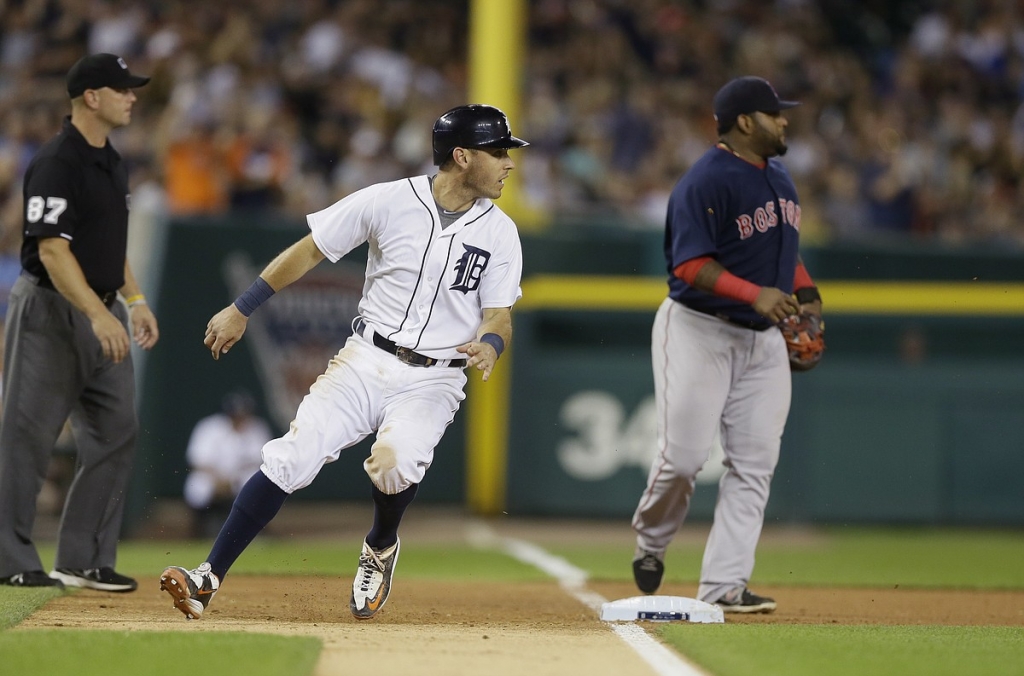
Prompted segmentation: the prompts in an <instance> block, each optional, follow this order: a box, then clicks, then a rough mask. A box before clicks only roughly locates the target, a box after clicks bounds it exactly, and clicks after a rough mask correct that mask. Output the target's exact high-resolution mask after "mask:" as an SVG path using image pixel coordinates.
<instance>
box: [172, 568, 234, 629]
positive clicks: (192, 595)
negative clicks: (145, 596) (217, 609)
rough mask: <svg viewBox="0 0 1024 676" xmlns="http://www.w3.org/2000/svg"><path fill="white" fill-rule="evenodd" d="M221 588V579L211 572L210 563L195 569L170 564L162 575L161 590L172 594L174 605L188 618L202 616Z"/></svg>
mask: <svg viewBox="0 0 1024 676" xmlns="http://www.w3.org/2000/svg"><path fill="white" fill-rule="evenodd" d="M219 588H220V580H218V579H217V576H216V575H214V574H213V573H212V572H210V564H209V563H203V564H202V565H201V566H199V567H198V568H196V569H195V570H185V569H184V568H181V567H179V566H170V567H169V568H166V569H165V570H164V572H163V573H162V574H161V575H160V589H161V591H165V592H167V593H168V594H170V595H171V598H172V599H174V607H175V608H177V609H178V610H180V611H181V612H182V613H184V614H185V619H187V620H198V619H199V618H201V617H202V616H203V611H204V610H206V606H208V605H210V601H212V600H213V595H214V594H216V593H217V590H218V589H219Z"/></svg>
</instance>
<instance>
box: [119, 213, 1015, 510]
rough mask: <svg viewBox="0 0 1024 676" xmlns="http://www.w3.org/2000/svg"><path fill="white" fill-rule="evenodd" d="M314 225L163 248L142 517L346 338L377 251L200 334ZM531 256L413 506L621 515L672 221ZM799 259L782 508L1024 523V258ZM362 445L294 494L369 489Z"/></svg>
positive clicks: (634, 488)
mask: <svg viewBox="0 0 1024 676" xmlns="http://www.w3.org/2000/svg"><path fill="white" fill-rule="evenodd" d="M304 232H305V230H304V226H303V225H302V224H301V222H298V223H296V222H294V221H280V222H272V221H270V220H267V219H239V218H234V219H228V220H210V219H206V220H182V221H175V222H172V223H170V224H168V226H167V228H166V232H165V235H166V236H165V237H162V238H160V240H159V242H160V243H159V246H155V248H154V254H153V258H154V259H155V260H157V261H158V262H159V265H156V266H154V269H155V270H158V271H159V273H158V274H157V275H156V279H154V280H153V282H152V284H151V289H150V291H149V293H150V295H151V297H153V298H154V299H155V306H156V308H157V312H158V318H159V319H160V322H161V334H162V335H161V341H160V344H159V345H158V347H157V348H156V349H154V350H153V351H152V352H151V353H150V354H148V355H146V356H145V361H144V364H143V368H142V369H140V370H141V372H142V373H141V375H140V380H141V383H140V396H141V402H140V417H141V421H142V439H141V444H140V453H139V459H138V462H137V463H136V468H137V471H136V480H135V483H134V485H133V496H132V509H131V513H132V515H133V516H132V517H131V518H132V519H134V520H135V521H136V522H137V521H138V520H139V519H141V518H145V513H146V510H147V508H148V507H149V506H150V505H151V504H152V503H153V501H154V500H155V499H157V498H161V497H176V496H179V495H180V491H181V486H182V482H183V480H184V449H185V444H186V443H187V440H188V435H189V433H190V432H191V428H192V426H193V425H194V424H195V422H196V421H197V420H198V419H199V418H201V417H202V416H203V415H206V414H208V413H210V412H212V411H214V410H216V409H217V407H218V405H219V402H220V398H221V397H222V396H223V394H225V393H226V392H227V391H229V390H231V389H234V388H235V387H239V386H241V387H246V388H248V389H250V390H251V391H253V392H254V393H256V394H257V398H258V399H259V400H260V412H261V413H262V414H263V415H265V416H266V417H267V418H268V419H269V421H270V422H271V425H272V426H273V427H274V428H275V429H276V430H277V431H278V432H283V431H284V430H285V429H286V428H287V424H288V422H289V420H290V416H291V414H292V413H293V412H294V408H295V406H296V405H297V403H298V401H299V399H300V398H301V396H302V394H303V393H304V392H305V389H306V388H308V385H309V383H310V382H312V379H313V378H315V376H316V375H317V374H318V373H320V372H321V371H322V370H323V368H324V365H325V364H326V359H327V358H328V357H329V355H330V354H332V353H333V351H334V350H335V349H336V348H337V346H338V345H340V344H341V343H342V342H343V341H344V338H345V337H346V336H347V335H348V332H349V322H350V320H351V317H352V316H353V315H354V314H355V311H356V310H355V304H356V302H357V300H358V297H359V291H360V289H361V286H362V265H363V260H365V250H357V251H356V252H353V254H352V255H351V256H349V257H347V258H346V260H344V261H342V262H341V263H339V264H337V265H333V266H332V265H329V264H326V263H325V264H322V265H321V266H319V267H318V268H317V269H316V270H315V271H314V272H313V273H312V274H311V275H309V276H308V277H307V278H306V279H304V280H303V281H302V282H301V283H300V284H297V285H295V286H294V287H290V288H289V289H287V290H285V291H284V292H282V293H281V294H278V295H277V296H275V298H274V300H273V301H272V302H271V303H270V304H268V306H267V307H266V308H261V310H260V312H259V313H257V315H254V320H253V321H252V322H251V323H250V328H249V331H248V333H247V334H246V338H245V340H243V341H242V342H241V343H240V344H239V345H238V346H237V347H235V348H234V350H233V351H232V352H231V353H230V354H229V355H227V356H225V357H224V358H222V359H221V360H219V361H216V362H215V361H213V360H212V358H211V357H210V355H209V353H208V351H207V350H206V349H205V347H204V346H203V345H202V338H203V332H204V329H205V326H206V322H207V321H208V320H209V318H210V316H212V315H213V314H214V313H215V312H217V311H218V310H219V309H220V308H222V307H224V306H225V305H226V304H227V303H228V302H230V300H231V299H232V298H234V296H235V295H237V293H238V292H240V291H241V290H242V289H244V288H245V287H246V286H248V284H249V282H251V280H252V278H253V277H254V276H255V275H256V274H258V272H259V270H260V269H261V268H262V267H263V265H265V264H266V262H268V261H269V260H270V259H271V258H272V257H273V256H274V255H275V254H276V253H277V252H279V251H280V250H281V249H283V248H285V247H286V246H288V245H289V244H290V243H292V242H293V241H294V240H296V239H298V237H300V236H302V235H303V234H304ZM523 248H524V257H525V264H526V277H525V279H524V298H523V301H521V304H520V305H518V306H517V308H516V311H515V322H516V335H515V340H514V345H513V347H512V348H511V351H510V353H509V354H508V356H507V357H506V358H504V359H503V361H502V368H501V369H499V371H501V372H502V373H501V375H500V376H499V377H497V378H494V379H492V381H491V382H490V383H487V384H486V385H483V386H480V385H478V384H474V385H473V386H472V390H473V391H472V392H471V393H470V397H469V399H468V400H467V402H466V405H465V406H464V410H463V411H462V412H461V413H460V415H459V416H458V417H457V418H456V422H455V423H454V424H453V425H452V426H451V427H450V428H449V430H448V432H447V434H446V436H445V438H444V440H443V441H442V443H441V446H440V447H439V448H438V453H437V455H436V459H435V464H434V466H433V467H432V468H431V471H430V473H429V474H428V479H427V480H426V481H425V482H424V484H423V486H422V489H421V491H420V493H419V496H418V498H417V499H418V500H421V501H424V502H437V503H461V502H465V501H468V502H469V503H470V504H471V505H472V506H473V507H474V508H476V509H478V510H479V511H483V512H491V513H494V512H500V511H508V512H509V513H519V514H538V515H545V514H557V515H562V514H573V515H593V516H608V517H622V518H626V517H628V515H629V513H630V512H631V511H632V508H633V505H634V503H635V501H636V499H637V496H638V495H639V493H640V491H641V490H642V488H643V483H644V476H645V474H646V465H647V463H649V462H650V457H651V453H652V450H653V406H652V401H651V394H652V391H653V385H652V380H651V374H650V360H649V354H650V346H649V332H650V325H651V322H652V319H653V313H654V308H655V307H656V306H657V303H658V302H659V301H660V299H661V298H662V297H663V296H664V282H663V276H662V273H661V268H662V267H663V263H662V261H661V253H660V234H658V233H651V232H643V233H638V232H633V231H628V230H624V229H617V230H613V229H605V228H591V229H580V228H570V227H566V228H556V229H554V230H553V231H552V232H551V233H549V234H548V235H545V236H539V235H532V236H525V235H524V237H523ZM803 255H804V258H805V260H806V261H807V262H808V266H809V267H810V269H811V271H812V273H813V274H814V275H815V277H816V278H817V279H818V280H819V282H820V284H821V286H822V288H823V293H824V295H825V308H826V313H827V314H826V317H827V320H826V325H827V336H828V345H829V349H828V352H827V354H826V358H825V361H824V362H823V364H822V365H821V367H820V368H819V369H817V370H815V371H813V372H811V373H806V374H798V375H796V376H795V377H794V403H793V409H792V412H791V415H790V419H789V423H788V426H787V432H786V435H785V439H784V444H783V455H782V460H781V462H780V466H779V469H778V473H777V476H776V480H775V483H774V492H773V497H772V500H771V502H770V504H769V518H770V519H778V520H787V521H818V522H847V521H886V522H927V523H994V524H995V523H998V524H1005V523H1013V524H1021V523H1024V498H1021V497H1020V490H1019V485H1018V484H1017V482H1016V481H1015V480H1014V478H1015V477H1017V476H1019V475H1020V474H1021V472H1022V471H1024V452H1022V450H1024V448H1022V446H1024V441H1022V440H1024V416H1021V415H1020V414H1019V411H1021V410H1024V356H1021V355H1020V354H1019V347H1018V346H1020V345H1021V344H1024V341H1022V339H1024V290H1022V289H1024V287H1022V286H1019V285H1018V284H1017V282H1021V281H1024V265H1022V263H1024V257H1021V256H1020V255H1019V254H1013V253H1007V252H1005V251H1000V252H991V251H990V252H977V251H974V252H957V253H952V252H945V251H941V250H938V249H933V248H930V249H922V248H921V247H908V246H906V245H903V244H900V245H887V246H885V247H881V246H878V247H873V248H868V247H863V246H862V247H853V246H849V245H848V246H845V247H829V248H814V249H811V248H808V249H806V250H805V251H804V252H803ZM920 280H930V281H931V282H933V283H931V284H924V285H922V284H921V283H920ZM934 282H945V283H943V284H938V285H936V284H935V283H934ZM467 447H469V448H470V449H471V450H470V451H469V452H467V450H466V449H467ZM368 448H369V444H368V442H364V443H362V444H360V445H359V446H357V447H356V448H353V449H350V450H349V451H347V452H346V453H344V454H343V455H342V459H341V460H339V461H338V462H337V463H334V464H333V465H329V466H327V467H326V468H325V469H324V471H323V472H322V474H321V477H320V478H319V479H318V480H317V481H316V482H315V483H314V484H313V485H312V486H310V487H309V488H307V489H305V490H303V491H301V492H300V493H298V494H297V495H296V496H295V498H296V499H342V500H349V499H362V498H364V497H366V496H367V495H368V491H369V489H368V484H367V482H366V479H365V476H364V475H363V473H362V469H361V463H362V459H363V458H364V457H365V455H366V453H367V452H368ZM718 471H720V466H719V464H718V463H717V462H716V461H712V462H710V463H709V464H708V466H707V467H706V470H705V473H704V474H703V475H702V477H701V482H702V483H701V485H700V488H699V489H698V493H697V496H696V498H695V501H694V506H693V514H694V516H695V517H696V518H708V517H709V516H710V514H711V510H712V506H713V503H714V497H715V484H714V481H715V479H716V473H717V472H718Z"/></svg>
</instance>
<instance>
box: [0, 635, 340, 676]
mask: <svg viewBox="0 0 1024 676" xmlns="http://www.w3.org/2000/svg"><path fill="white" fill-rule="evenodd" d="M214 643H216V645H214ZM320 648H321V642H320V640H319V639H316V638H311V637H293V636H268V635H261V634H243V633H230V632H217V633H216V635H215V636H214V637H211V636H207V635H195V634H193V633H192V632H168V633H158V632H145V631H135V632H99V631H85V630H83V631H71V630H60V631H36V630H29V631H19V632H16V633H13V632H4V633H0V655H3V658H2V659H0V662H2V664H3V672H4V673H5V674H11V675H12V676H14V675H15V674H26V675H27V674H32V675H33V676H65V675H66V674H75V676H112V675H114V674H126V675H127V674H133V675H135V674H145V675H146V676H181V675H182V674H188V675H189V676H200V675H201V674H215V675H216V676H224V675H226V674H245V676H306V675H307V674H311V673H313V667H314V666H315V665H316V661H317V658H318V657H319V655H320Z"/></svg>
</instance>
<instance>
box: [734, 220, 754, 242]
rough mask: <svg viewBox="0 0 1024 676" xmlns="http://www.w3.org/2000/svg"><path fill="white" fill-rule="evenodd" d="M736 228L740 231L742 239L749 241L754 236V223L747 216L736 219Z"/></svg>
mask: <svg viewBox="0 0 1024 676" xmlns="http://www.w3.org/2000/svg"><path fill="white" fill-rule="evenodd" d="M736 226H737V227H738V228H739V230H740V239H747V238H748V237H750V236H751V235H753V234H754V223H753V221H752V220H751V218H750V216H748V215H747V214H743V215H742V216H740V217H739V218H737V219H736Z"/></svg>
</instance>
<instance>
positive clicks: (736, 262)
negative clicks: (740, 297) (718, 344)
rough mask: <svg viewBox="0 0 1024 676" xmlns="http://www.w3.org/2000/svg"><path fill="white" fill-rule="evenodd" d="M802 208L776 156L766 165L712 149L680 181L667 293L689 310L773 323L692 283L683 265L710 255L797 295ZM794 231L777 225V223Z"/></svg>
mask: <svg viewBox="0 0 1024 676" xmlns="http://www.w3.org/2000/svg"><path fill="white" fill-rule="evenodd" d="M800 216H801V214H800V204H799V200H798V198H797V193H796V186H795V185H794V184H793V180H792V178H790V176H789V172H787V171H786V168H785V166H784V165H783V164H782V162H781V161H779V160H778V159H777V158H771V159H770V160H768V162H767V163H766V164H765V165H763V166H758V165H755V164H751V163H750V162H747V161H746V160H744V159H742V158H739V157H736V156H735V155H733V154H732V153H731V152H729V151H728V150H723V149H721V148H718V147H712V148H710V149H709V150H708V151H707V152H706V153H705V154H704V156H703V157H701V158H700V159H699V160H697V162H695V163H694V165H693V166H692V167H691V168H690V170H689V171H688V172H686V174H684V175H683V177H682V178H681V179H680V180H679V182H678V183H677V184H676V186H675V188H674V189H673V190H672V195H671V196H670V198H669V208H668V220H669V224H668V227H667V228H666V232H665V259H666V263H667V264H668V265H667V268H668V272H669V279H668V285H669V296H670V297H671V298H672V299H673V300H676V301H678V302H680V303H682V304H683V305H686V306H687V307H689V308H692V309H694V310H697V311H699V312H703V313H705V314H710V315H715V316H718V317H721V318H723V319H726V320H728V321H730V322H733V323H735V324H741V325H743V326H749V327H750V328H755V329H766V328H768V327H769V326H772V323H771V321H770V320H768V319H765V318H764V317H762V316H761V315H759V314H758V313H757V312H756V311H755V310H754V308H753V307H751V306H750V305H748V304H747V303H742V302H739V301H735V300H732V299H729V298H722V297H720V296H715V295H713V294H710V293H707V292H704V291H701V290H699V289H696V288H693V287H691V286H690V285H688V284H687V283H686V282H684V281H683V280H681V279H679V278H677V277H676V276H675V275H673V274H672V271H673V270H675V269H676V268H677V267H678V266H679V265H681V264H682V263H685V262H686V261H688V260H691V259H693V258H697V257H700V256H711V257H712V258H714V259H715V260H716V261H717V262H718V263H720V264H721V265H722V266H723V267H724V268H725V269H726V270H728V271H729V272H731V273H732V274H734V275H736V276H737V277H740V278H741V279H745V280H747V281H749V282H752V283H754V284H757V285H758V286H771V287H776V288H779V289H781V290H782V291H784V292H786V293H790V292H792V290H793V275H794V272H795V270H796V262H797V257H798V246H799V238H800V233H799V230H800ZM780 223H781V224H784V225H788V226H789V227H778V226H779V224H780Z"/></svg>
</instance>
